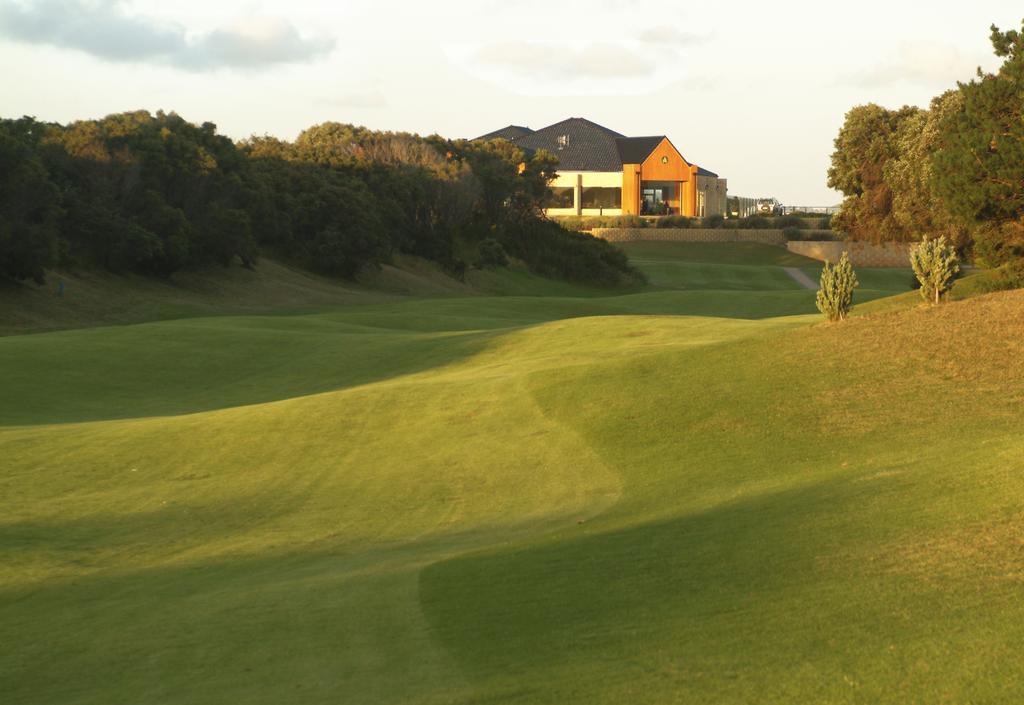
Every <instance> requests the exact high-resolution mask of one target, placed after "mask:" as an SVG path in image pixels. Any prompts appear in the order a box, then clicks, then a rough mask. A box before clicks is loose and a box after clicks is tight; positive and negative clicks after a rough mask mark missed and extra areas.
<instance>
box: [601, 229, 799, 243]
mask: <svg viewBox="0 0 1024 705" xmlns="http://www.w3.org/2000/svg"><path fill="white" fill-rule="evenodd" d="M590 232H591V234H592V235H593V236H594V237H599V238H603V239H605V240H607V241H609V242H634V241H636V240H662V241H664V240H669V241H672V242H760V243H763V244H766V245H779V246H780V247H785V246H786V236H785V235H783V234H782V231H781V230H730V229H725V228H721V229H719V228H707V229H704V228H594V229H593V230H591V231H590Z"/></svg>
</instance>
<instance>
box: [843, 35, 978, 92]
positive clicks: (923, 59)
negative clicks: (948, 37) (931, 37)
mask: <svg viewBox="0 0 1024 705" xmlns="http://www.w3.org/2000/svg"><path fill="white" fill-rule="evenodd" d="M983 60H984V57H979V56H972V55H969V54H965V53H963V52H961V51H960V50H959V49H957V48H956V47H955V46H953V45H952V44H946V43H942V42H924V41H919V42H902V43H901V44H900V45H899V46H898V48H897V50H896V52H895V53H893V54H892V55H891V56H890V57H888V58H887V59H885V60H883V61H881V62H879V63H877V64H875V65H874V66H871V67H869V68H866V69H864V70H862V71H856V72H853V73H850V74H847V75H846V76H845V77H844V80H843V82H844V83H852V84H854V85H858V86H866V87H874V86H888V85H893V84H897V83H910V84H919V85H925V86H936V87H941V86H948V87H952V86H953V84H954V83H955V82H956V81H966V80H969V79H970V78H971V77H972V76H973V75H974V73H975V70H976V69H977V68H978V65H979V64H980V63H982V61H983Z"/></svg>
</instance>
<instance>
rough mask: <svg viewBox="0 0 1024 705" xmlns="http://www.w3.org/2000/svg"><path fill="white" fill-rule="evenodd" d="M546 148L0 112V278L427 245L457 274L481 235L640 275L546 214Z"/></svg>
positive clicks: (506, 245) (341, 257)
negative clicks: (260, 133) (238, 137)
mask: <svg viewBox="0 0 1024 705" xmlns="http://www.w3.org/2000/svg"><path fill="white" fill-rule="evenodd" d="M556 164H557V160H556V159H555V158H554V157H553V156H552V155H550V154H547V153H545V152H543V151H540V152H537V153H534V154H529V155H528V154H525V153H524V152H523V151H522V150H520V149H518V148H516V147H515V146H513V145H512V144H511V143H509V142H506V141H502V140H496V141H491V142H468V141H465V140H448V139H445V138H442V137H439V136H431V137H420V136H418V135H414V134H408V133H397V132H379V131H373V130H368V129H366V128H362V127H356V126H352V125H345V124H340V123H333V122H329V123H323V124H320V125H316V126H314V127H311V128H309V129H307V130H305V131H303V132H302V133H301V134H300V135H299V136H298V138H296V140H295V141H294V142H289V141H284V140H280V139H277V138H274V137H266V136H264V137H252V138H250V139H247V140H243V141H241V142H237V143H236V142H234V141H232V140H231V139H229V138H228V137H226V136H224V135H219V134H217V128H216V126H215V125H214V124H212V123H209V122H206V123H202V124H201V125H195V124H193V123H190V122H188V121H186V120H184V119H183V118H181V117H180V116H178V115H177V114H175V113H173V112H172V113H164V112H158V113H156V114H155V115H153V114H150V113H149V112H146V111H138V112H129V113H121V114H115V115H110V116H107V117H105V118H103V119H101V120H82V121H78V122H73V123H70V124H68V125H60V124H56V123H45V122H39V121H37V120H35V119H33V118H28V117H25V118H21V119H4V120H0V276H3V277H7V278H12V279H34V280H36V281H38V282H40V283H41V282H42V281H43V278H44V274H45V271H46V270H47V269H49V268H52V267H58V266H59V267H102V268H105V269H108V270H110V271H114V272H134V273H140V274H145V275H151V276H160V277H167V276H170V275H171V274H173V273H174V272H175V271H178V270H180V269H183V268H186V267H197V266H208V265H211V264H221V265H228V264H230V263H232V262H240V263H241V264H242V265H244V266H247V267H252V266H254V265H255V264H256V262H257V261H258V258H259V256H260V254H261V253H262V254H267V255H270V256H274V257H277V258H281V259H283V260H285V261H289V262H292V263H294V264H297V265H299V266H303V267H306V268H309V269H311V270H314V271H317V272H321V273H323V274H327V275H331V276H337V277H352V276H354V275H355V274H357V273H358V272H359V271H360V270H362V269H364V268H366V267H375V266H380V265H381V264H383V263H387V262H388V261H390V260H391V259H392V257H394V255H396V254H398V253H405V254H410V255H416V256H420V257H424V258H427V259H430V260H432V261H435V262H437V263H439V264H440V265H441V266H442V267H443V268H444V269H445V270H447V271H448V272H449V273H451V274H453V275H454V276H459V277H461V276H462V275H463V274H464V271H465V269H466V267H467V266H471V265H473V264H476V263H477V262H476V260H478V259H479V258H478V255H477V254H476V253H478V252H479V249H480V248H479V246H480V243H482V242H485V241H486V242H487V245H486V246H485V248H484V249H485V250H486V251H487V252H489V253H491V256H490V257H489V259H490V260H492V261H493V259H494V257H493V251H494V247H495V246H497V247H499V248H500V249H501V250H503V251H504V252H507V253H508V254H509V255H511V256H513V257H516V258H518V259H520V260H523V261H525V262H526V263H527V265H528V266H530V268H531V269H533V270H535V271H537V272H539V273H542V274H546V275H552V276H559V277H564V278H569V279H574V280H579V281H585V282H589V283H597V284H609V285H610V284H615V283H618V282H620V281H622V280H624V279H632V278H634V277H636V276H638V275H637V274H636V273H635V272H634V270H632V269H631V268H630V267H629V264H628V261H627V259H626V257H625V255H624V254H623V253H622V252H621V251H620V250H618V249H617V248H614V247H612V246H611V245H609V244H608V243H605V242H604V241H601V240H597V239H595V238H591V237H589V236H585V235H579V234H576V233H570V232H568V231H566V230H563V229H562V228H560V227H559V226H558V225H557V224H554V223H552V222H550V221H547V220H545V219H544V217H543V214H542V213H543V211H542V206H543V204H544V203H545V201H546V199H547V198H549V194H550V190H549V188H548V183H549V182H550V180H551V179H552V178H553V177H554V174H555V167H556Z"/></svg>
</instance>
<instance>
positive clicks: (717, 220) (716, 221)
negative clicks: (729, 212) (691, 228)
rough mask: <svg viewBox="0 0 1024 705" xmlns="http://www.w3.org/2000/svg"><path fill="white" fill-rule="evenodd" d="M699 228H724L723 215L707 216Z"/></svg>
mask: <svg viewBox="0 0 1024 705" xmlns="http://www.w3.org/2000/svg"><path fill="white" fill-rule="evenodd" d="M700 227H702V228H715V229H717V228H722V227H725V216H724V215H719V214H717V213H716V214H715V215H709V216H707V217H705V218H703V219H702V220H701V221H700Z"/></svg>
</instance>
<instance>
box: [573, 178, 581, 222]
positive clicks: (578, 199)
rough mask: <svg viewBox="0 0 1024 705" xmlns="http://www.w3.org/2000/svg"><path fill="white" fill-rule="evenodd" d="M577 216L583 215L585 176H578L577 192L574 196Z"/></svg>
mask: <svg viewBox="0 0 1024 705" xmlns="http://www.w3.org/2000/svg"><path fill="white" fill-rule="evenodd" d="M573 203H574V204H576V215H583V174H576V190H575V192H574V194H573Z"/></svg>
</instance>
